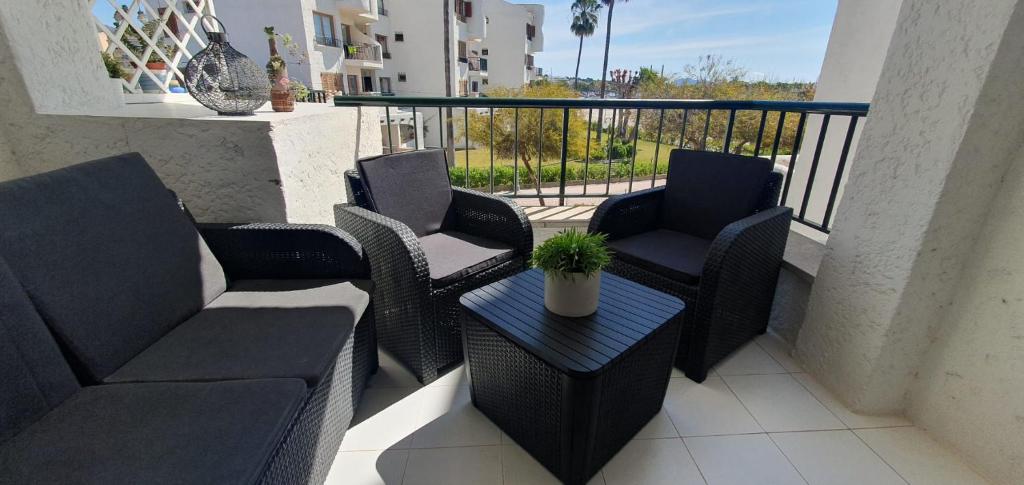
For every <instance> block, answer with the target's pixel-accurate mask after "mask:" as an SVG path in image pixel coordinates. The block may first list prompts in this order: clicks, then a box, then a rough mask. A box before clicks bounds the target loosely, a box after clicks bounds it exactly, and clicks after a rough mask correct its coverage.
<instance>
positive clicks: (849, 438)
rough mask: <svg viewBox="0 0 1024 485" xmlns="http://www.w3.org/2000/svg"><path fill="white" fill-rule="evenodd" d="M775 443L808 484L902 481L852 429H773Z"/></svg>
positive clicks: (874, 484) (893, 484) (890, 483)
mask: <svg viewBox="0 0 1024 485" xmlns="http://www.w3.org/2000/svg"><path fill="white" fill-rule="evenodd" d="M771 438H772V440H773V441H775V444H776V445H778V447H779V448H780V449H781V450H782V452H783V453H785V454H786V457H788V458H789V461H790V462H791V463H793V465H794V466H795V467H796V469H797V471H799V472H800V474H801V475H803V477H804V479H806V480H807V482H808V483H810V484H811V485H861V484H865V483H870V484H872V485H905V484H906V482H904V481H903V479H902V478H900V476H899V475H897V474H896V472H895V471H893V469H892V468H891V467H889V465H888V464H886V463H885V462H884V461H882V459H881V458H879V457H878V455H876V454H875V452H874V451H871V448H868V446H867V445H865V444H864V442H862V441H861V440H860V438H858V437H857V435H855V434H853V432H851V431H847V430H841V431H810V432H801V433H773V434H772V435H771Z"/></svg>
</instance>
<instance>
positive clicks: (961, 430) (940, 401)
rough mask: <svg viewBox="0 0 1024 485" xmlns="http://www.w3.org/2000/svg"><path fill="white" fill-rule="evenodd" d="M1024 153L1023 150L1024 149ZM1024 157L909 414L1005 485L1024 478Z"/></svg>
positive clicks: (999, 198) (982, 238)
mask: <svg viewBox="0 0 1024 485" xmlns="http://www.w3.org/2000/svg"><path fill="white" fill-rule="evenodd" d="M1022 148H1024V147H1022ZM1021 221H1024V155H1018V156H1017V160H1016V162H1015V164H1014V166H1013V168H1012V169H1011V170H1010V172H1009V173H1008V174H1007V176H1006V179H1005V181H1004V183H1003V186H1002V188H1000V189H999V191H998V194H997V195H996V199H995V201H994V204H993V210H992V212H990V213H989V215H988V219H987V220H986V221H985V224H984V226H983V229H982V230H981V232H980V234H979V237H978V243H977V244H976V245H975V246H974V248H973V251H972V255H971V257H970V259H969V260H968V263H967V269H966V270H965V271H964V273H963V275H962V276H961V278H960V280H959V282H958V284H957V286H958V291H957V293H956V295H955V296H954V297H953V304H952V305H951V306H950V309H949V311H948V313H947V316H946V318H944V319H942V320H941V323H940V325H939V327H940V328H939V331H938V332H937V335H936V339H935V343H934V344H933V346H932V348H931V350H930V351H929V353H928V355H927V357H926V358H925V360H924V361H923V364H922V365H921V369H920V371H919V372H918V377H917V379H916V382H915V385H914V386H913V388H912V391H911V395H910V406H909V408H908V413H907V414H908V416H909V417H910V418H911V419H913V420H914V423H915V424H917V425H918V426H921V427H923V428H925V429H927V430H928V431H929V432H931V433H933V434H934V435H935V436H936V437H938V438H940V439H942V440H944V441H946V442H948V443H951V444H952V445H953V446H955V447H956V448H958V449H959V451H960V452H961V453H963V454H964V456H966V457H967V458H968V459H969V460H971V461H972V462H974V463H975V464H976V465H977V466H978V468H979V469H981V470H984V471H985V472H987V475H988V476H989V477H990V478H992V479H994V480H995V481H997V482H999V483H1003V484H1006V485H1009V484H1018V483H1021V478H1022V477H1024V294H1022V292H1021V289H1022V288H1024V258H1022V257H1021V241H1024V225H1022V224H1021V223H1020V222H1021Z"/></svg>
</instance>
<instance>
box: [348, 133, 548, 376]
mask: <svg viewBox="0 0 1024 485" xmlns="http://www.w3.org/2000/svg"><path fill="white" fill-rule="evenodd" d="M346 175H347V178H346V180H347V182H348V200H349V204H348V205H344V206H338V207H337V208H336V210H335V215H336V219H337V223H338V227H340V228H342V229H344V230H345V231H347V232H349V233H351V234H352V235H353V236H355V238H356V239H357V240H358V241H359V243H360V244H362V246H363V248H365V250H366V254H367V257H369V259H370V266H371V267H372V273H373V282H374V285H375V291H376V293H375V299H374V301H375V303H376V306H375V308H376V311H377V335H378V339H379V341H380V346H381V347H382V348H384V349H386V350H388V351H389V352H391V353H392V354H393V355H394V356H395V357H396V358H397V359H398V360H399V361H401V362H402V363H403V364H405V365H406V366H407V367H409V369H410V370H411V371H412V372H413V374H415V375H416V378H417V379H419V380H420V382H423V383H425V384H426V383H430V382H431V381H433V380H435V379H436V378H437V377H438V375H439V373H442V372H444V371H445V370H447V369H450V368H452V367H453V366H454V365H456V364H458V363H459V362H461V361H462V337H461V335H462V333H461V327H460V326H459V306H458V303H459V297H460V296H461V295H462V294H463V293H465V292H467V291H469V290H473V289H476V288H479V287H481V286H484V285H486V284H489V283H491V282H494V281H497V280H499V279H502V278H504V277H507V276H509V275H512V274H515V273H518V272H520V271H522V270H523V269H525V267H526V263H527V261H528V259H529V256H530V253H531V251H532V249H533V232H532V230H531V228H530V222H529V220H528V219H527V218H526V215H525V214H524V213H523V211H522V209H520V208H519V207H517V206H516V205H515V204H513V203H511V202H509V201H507V200H505V199H502V198H499V197H494V196H491V195H487V194H482V193H479V192H475V191H470V190H464V189H460V188H456V187H452V186H451V181H450V179H449V177H448V164H447V161H446V155H445V152H444V151H443V150H420V151H415V152H407V153H401V154H394V155H383V156H380V157H374V158H369V159H364V160H360V161H359V163H358V171H349V172H347V173H346Z"/></svg>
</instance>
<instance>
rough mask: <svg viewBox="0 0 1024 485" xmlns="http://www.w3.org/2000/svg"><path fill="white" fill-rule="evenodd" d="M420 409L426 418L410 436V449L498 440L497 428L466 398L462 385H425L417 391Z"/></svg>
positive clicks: (491, 442)
mask: <svg viewBox="0 0 1024 485" xmlns="http://www.w3.org/2000/svg"><path fill="white" fill-rule="evenodd" d="M418 394H420V395H421V397H422V399H421V400H419V401H418V402H419V403H420V404H421V406H422V408H421V409H420V411H421V412H422V413H424V415H425V416H427V417H429V418H430V421H429V422H427V423H426V424H424V425H423V427H421V428H419V429H418V430H416V433H415V434H413V436H412V443H411V444H410V445H409V446H410V447H412V448H437V447H446V446H484V445H497V444H500V443H501V431H500V430H499V429H498V427H497V426H496V425H495V424H494V423H492V422H491V420H490V419H487V417H486V416H484V415H483V413H481V412H480V411H479V410H478V409H477V408H476V407H474V406H473V403H472V402H471V400H470V396H469V388H468V387H465V386H438V387H433V385H431V386H430V387H427V388H426V389H423V390H421V391H419V393H418Z"/></svg>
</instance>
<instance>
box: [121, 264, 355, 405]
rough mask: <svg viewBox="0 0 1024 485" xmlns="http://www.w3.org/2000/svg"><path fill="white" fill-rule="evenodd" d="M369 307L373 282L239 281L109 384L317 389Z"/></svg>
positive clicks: (139, 357) (147, 351)
mask: <svg viewBox="0 0 1024 485" xmlns="http://www.w3.org/2000/svg"><path fill="white" fill-rule="evenodd" d="M369 304H370V294H369V283H368V282H349V281H341V280H241V281H237V282H235V283H234V284H233V285H232V287H231V288H230V290H229V291H227V292H226V293H224V294H223V295H221V296H220V297H218V298H217V299H216V300H214V301H213V302H211V303H210V304H209V305H208V306H207V307H206V308H204V309H203V310H202V311H201V312H199V314H197V315H196V316H194V317H192V318H190V319H189V320H188V321H186V322H185V323H183V324H181V325H180V326H178V327H177V328H175V329H174V330H172V331H171V332H170V333H169V334H167V335H166V336H165V337H164V338H162V339H160V340H159V341H157V342H156V343H154V344H153V345H152V346H151V347H149V348H148V349H146V350H145V351H143V352H142V353H141V354H139V355H138V356H137V357H135V358H134V359H132V360H131V361H129V362H128V363H127V364H125V365H124V367H121V368H120V369H118V370H117V372H115V373H113V374H112V375H111V376H110V377H108V378H107V379H105V381H104V382H107V383H115V382H153V381H209V380H220V379H245V378H267V377H296V378H301V379H304V380H305V381H306V382H307V383H308V384H309V385H310V386H311V387H312V386H315V385H316V384H317V383H319V382H320V378H321V377H323V376H324V375H325V374H326V373H327V371H328V370H329V369H330V368H331V366H332V365H334V363H335V361H336V360H337V358H338V353H339V352H341V348H342V346H343V345H344V344H345V342H347V341H348V339H349V338H350V337H351V335H352V334H353V329H354V328H355V325H356V322H358V321H359V319H360V318H361V317H362V316H363V313H364V312H365V311H366V310H367V307H368V306H369Z"/></svg>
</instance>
